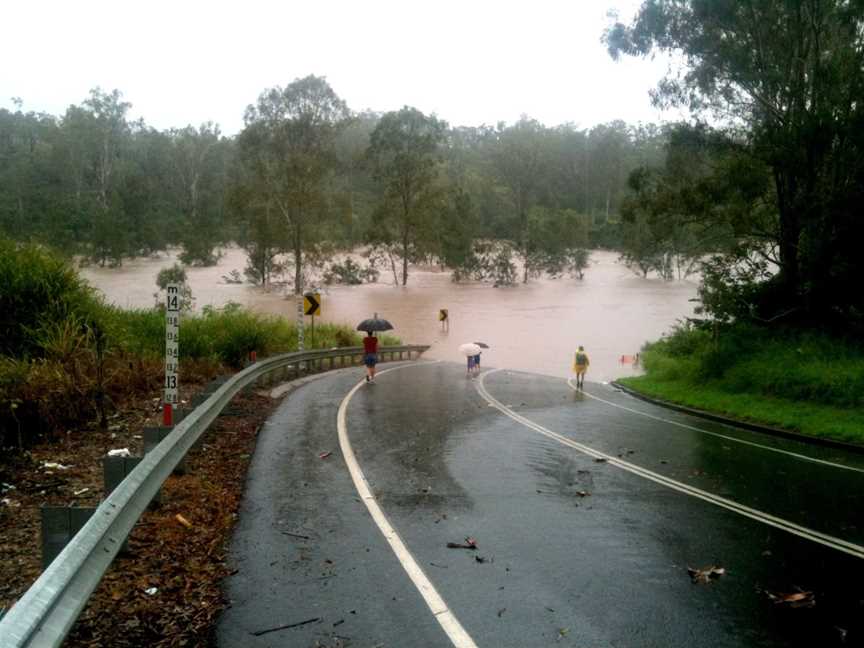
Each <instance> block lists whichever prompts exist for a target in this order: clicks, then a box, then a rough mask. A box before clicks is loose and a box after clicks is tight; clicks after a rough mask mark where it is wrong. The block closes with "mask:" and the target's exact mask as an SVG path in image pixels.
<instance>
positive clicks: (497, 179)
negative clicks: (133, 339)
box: [0, 76, 665, 291]
mask: <svg viewBox="0 0 864 648" xmlns="http://www.w3.org/2000/svg"><path fill="white" fill-rule="evenodd" d="M130 107H131V106H130V104H129V103H128V102H126V101H125V100H124V98H123V96H122V94H121V93H120V92H119V91H117V90H114V91H112V92H104V91H102V90H100V89H98V88H97V89H94V90H92V91H91V93H90V96H89V97H88V98H87V99H85V100H84V101H83V102H81V104H80V105H73V106H70V107H69V108H68V109H67V111H66V112H65V113H64V114H63V115H60V116H54V115H48V114H44V113H38V112H32V111H25V110H24V109H23V104H22V103H21V102H20V101H18V102H17V103H16V108H15V109H14V110H6V109H0V232H2V233H4V234H6V235H8V236H10V237H12V238H14V239H16V240H29V241H36V242H41V243H46V244H49V245H52V246H54V247H56V248H58V249H60V250H62V251H64V252H66V253H69V254H76V255H81V256H82V257H83V258H87V259H90V260H92V261H93V262H96V263H99V264H102V265H120V264H122V263H123V260H124V259H127V258H129V257H133V256H137V255H148V254H153V253H156V252H159V251H162V250H165V249H166V248H167V247H168V246H169V245H175V246H180V247H181V248H182V252H181V260H182V261H183V262H184V263H186V264H212V263H215V262H216V260H217V258H218V250H219V248H220V246H221V245H224V244H226V243H229V242H236V243H238V244H240V245H241V246H243V247H244V248H245V249H246V251H247V253H248V257H249V263H248V267H247V272H246V274H247V277H248V278H249V279H250V280H251V281H255V282H259V283H263V284H266V283H269V282H270V281H272V280H273V278H274V277H276V276H282V275H285V276H288V277H290V280H291V284H292V287H293V288H294V289H295V290H298V291H299V290H301V289H302V288H303V286H304V285H307V284H308V282H309V280H310V274H311V273H312V272H317V271H318V270H321V269H323V268H324V266H325V265H326V264H327V261H328V260H332V259H333V254H334V252H335V251H338V250H349V249H352V248H355V247H356V246H358V245H363V246H366V248H367V249H369V250H370V255H371V258H372V259H373V260H377V261H378V262H379V265H381V263H382V262H383V264H384V267H385V269H388V270H392V274H393V277H394V281H398V282H400V283H403V284H404V283H406V282H407V281H408V264H409V263H413V262H418V261H426V262H430V263H437V264H440V265H441V266H444V267H448V268H450V269H452V270H453V272H454V277H455V278H457V279H461V278H473V279H479V280H490V281H495V282H497V283H508V282H512V281H515V280H517V279H520V280H523V281H527V280H528V279H529V278H530V277H531V276H536V275H539V274H542V273H550V274H553V275H557V274H563V273H567V272H570V273H573V274H577V275H578V274H581V271H582V268H584V267H585V265H586V262H587V254H586V253H585V250H586V249H587V248H588V247H592V246H605V247H614V246H617V245H618V244H619V243H620V240H621V236H622V235H621V231H620V227H619V224H618V221H619V213H620V211H621V208H622V205H624V203H625V196H626V193H627V191H628V189H627V179H628V177H629V175H630V173H631V172H632V171H633V170H634V169H636V168H638V167H640V166H643V165H646V164H655V165H656V164H660V163H662V160H663V157H664V152H663V142H664V140H665V135H664V133H663V132H661V131H660V129H658V128H657V127H654V126H639V127H631V126H628V125H627V124H624V123H623V122H612V123H609V124H605V125H601V126H597V127H594V128H591V129H580V128H578V127H576V126H574V125H569V124H568V125H561V126H557V127H547V126H544V125H543V124H540V123H538V122H537V121H535V120H532V119H530V118H529V117H523V118H522V119H521V120H520V121H519V122H517V123H515V124H509V125H508V124H497V125H495V126H481V127H453V126H450V125H448V124H446V123H444V122H442V121H441V120H439V119H437V118H435V117H434V116H430V115H424V114H423V113H422V112H420V111H419V110H416V109H414V108H410V107H406V108H404V109H402V110H399V111H394V112H391V113H387V114H376V113H368V112H367V113H359V114H357V113H352V112H351V111H350V110H349V109H348V107H347V106H346V104H345V102H344V101H343V100H342V99H340V98H339V96H338V95H337V94H336V93H335V91H334V90H333V89H332V88H331V87H330V86H329V84H327V82H326V81H325V80H324V79H323V78H320V77H315V76H309V77H306V78H304V79H298V80H296V81H294V82H293V83H290V84H288V85H287V86H285V87H284V88H282V87H276V88H271V89H266V90H265V91H264V92H262V93H261V96H260V97H259V98H258V100H257V101H256V102H255V103H253V104H251V105H250V106H249V107H248V108H247V111H246V115H245V128H244V129H243V130H242V132H241V133H239V134H238V135H237V136H235V137H225V136H223V135H222V134H221V133H220V131H219V128H218V127H217V126H215V125H213V124H211V123H206V124H202V125H201V126H199V127H197V128H196V127H193V126H187V127H185V128H180V129H171V130H166V131H158V130H156V129H154V128H152V127H149V126H148V125H147V124H146V123H145V122H144V121H143V120H138V121H133V120H131V119H130V118H129V109H130ZM517 266H518V268H519V273H518V276H517Z"/></svg>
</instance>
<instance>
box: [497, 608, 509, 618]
mask: <svg viewBox="0 0 864 648" xmlns="http://www.w3.org/2000/svg"><path fill="white" fill-rule="evenodd" d="M506 611H507V608H501V609H500V610H498V618H499V619H500V618H501V617H502V616H504V613H505V612H506Z"/></svg>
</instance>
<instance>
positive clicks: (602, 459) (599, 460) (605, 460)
mask: <svg viewBox="0 0 864 648" xmlns="http://www.w3.org/2000/svg"><path fill="white" fill-rule="evenodd" d="M607 461H609V460H608V459H607V458H606V457H595V458H594V463H606V462H607Z"/></svg>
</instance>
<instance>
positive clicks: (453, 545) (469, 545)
mask: <svg viewBox="0 0 864 648" xmlns="http://www.w3.org/2000/svg"><path fill="white" fill-rule="evenodd" d="M447 548H448V549H475V550H476V549H477V541H476V540H475V539H474V538H471V537H468V538H465V542H464V543H461V542H448V543H447Z"/></svg>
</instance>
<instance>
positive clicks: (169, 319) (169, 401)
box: [162, 284, 180, 427]
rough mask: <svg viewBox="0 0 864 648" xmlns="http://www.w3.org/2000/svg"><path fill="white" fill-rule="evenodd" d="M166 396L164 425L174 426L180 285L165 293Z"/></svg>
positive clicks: (163, 415)
mask: <svg viewBox="0 0 864 648" xmlns="http://www.w3.org/2000/svg"><path fill="white" fill-rule="evenodd" d="M165 293H166V294H165V395H164V398H163V407H162V425H164V426H166V427H168V426H171V425H173V424H174V415H173V407H174V405H175V404H176V403H177V392H178V387H179V384H178V379H177V375H178V373H179V368H180V367H179V364H180V354H179V342H180V284H168V286H166V291H165Z"/></svg>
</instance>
